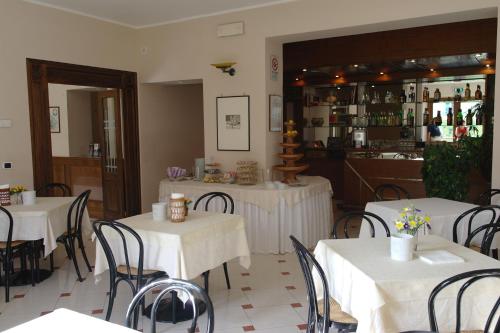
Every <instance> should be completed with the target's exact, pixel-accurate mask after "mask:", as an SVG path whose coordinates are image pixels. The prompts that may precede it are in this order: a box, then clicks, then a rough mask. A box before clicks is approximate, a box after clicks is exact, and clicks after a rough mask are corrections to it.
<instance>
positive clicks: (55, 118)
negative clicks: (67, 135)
mask: <svg viewBox="0 0 500 333" xmlns="http://www.w3.org/2000/svg"><path fill="white" fill-rule="evenodd" d="M49 119H50V133H61V115H60V108H59V107H58V106H49Z"/></svg>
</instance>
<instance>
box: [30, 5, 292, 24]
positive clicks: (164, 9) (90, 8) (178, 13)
mask: <svg viewBox="0 0 500 333" xmlns="http://www.w3.org/2000/svg"><path fill="white" fill-rule="evenodd" d="M25 1H27V2H30V3H34V4H38V5H43V6H48V7H52V8H57V9H61V10H65V11H69V12H73V13H77V14H81V15H85V16H90V17H94V18H98V19H101V20H104V21H109V22H114V23H119V24H122V25H126V26H130V27H134V28H141V27H147V26H153V25H160V24H165V23H171V22H176V21H184V20H188V19H192V18H198V17H204V16H212V15H217V14H222V13H227V12H232V11H239V10H243V9H249V8H256V7H263V6H270V5H275V4H279V3H284V2H291V1H296V0H25Z"/></svg>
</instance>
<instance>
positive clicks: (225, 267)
mask: <svg viewBox="0 0 500 333" xmlns="http://www.w3.org/2000/svg"><path fill="white" fill-rule="evenodd" d="M222 267H224V275H225V276H226V285H227V289H231V283H230V282H229V273H228V272H227V262H225V263H223V264H222Z"/></svg>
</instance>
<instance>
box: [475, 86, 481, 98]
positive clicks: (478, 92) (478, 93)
mask: <svg viewBox="0 0 500 333" xmlns="http://www.w3.org/2000/svg"><path fill="white" fill-rule="evenodd" d="M474 99H483V93H482V91H481V86H480V85H479V84H478V85H477V89H476V93H475V94H474Z"/></svg>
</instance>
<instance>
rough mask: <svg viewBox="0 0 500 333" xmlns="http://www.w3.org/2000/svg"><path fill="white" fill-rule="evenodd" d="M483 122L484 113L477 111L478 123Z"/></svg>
mask: <svg viewBox="0 0 500 333" xmlns="http://www.w3.org/2000/svg"><path fill="white" fill-rule="evenodd" d="M482 124H483V113H482V112H481V111H480V110H477V111H476V125H482Z"/></svg>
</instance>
